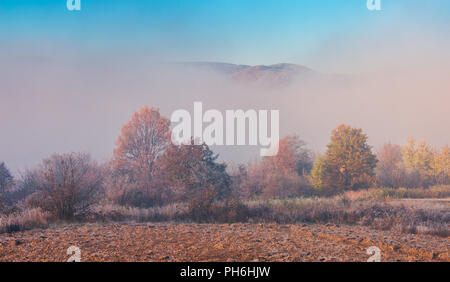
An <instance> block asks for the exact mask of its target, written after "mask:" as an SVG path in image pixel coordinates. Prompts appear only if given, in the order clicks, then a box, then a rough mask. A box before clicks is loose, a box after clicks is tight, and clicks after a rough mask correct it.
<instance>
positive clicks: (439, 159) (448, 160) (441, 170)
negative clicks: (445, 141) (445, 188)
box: [431, 146, 450, 185]
mask: <svg viewBox="0 0 450 282" xmlns="http://www.w3.org/2000/svg"><path fill="white" fill-rule="evenodd" d="M431 168H432V171H433V180H434V183H435V184H441V185H447V184H450V147H449V146H444V147H442V149H441V150H440V151H439V152H435V154H434V157H433V161H432V162H431Z"/></svg>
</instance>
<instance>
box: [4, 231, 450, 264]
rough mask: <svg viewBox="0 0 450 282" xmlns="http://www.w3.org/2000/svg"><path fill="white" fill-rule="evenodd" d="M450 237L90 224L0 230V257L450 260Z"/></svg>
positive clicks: (115, 259) (89, 259) (18, 258)
mask: <svg viewBox="0 0 450 282" xmlns="http://www.w3.org/2000/svg"><path fill="white" fill-rule="evenodd" d="M449 239H450V237H447V238H442V237H437V236H431V235H412V234H404V233H396V232H392V231H379V230H372V229H368V228H365V227H361V226H344V225H342V226H336V225H301V224H300V225H278V224H168V223H164V224H108V225H106V224H105V225H101V224H86V225H69V226H64V227H58V228H50V229H45V230H30V231H25V232H18V233H13V234H0V261H66V260H67V259H68V258H69V255H67V253H66V251H67V248H69V247H70V246H72V245H75V246H77V247H79V248H80V250H81V260H82V261H367V259H368V258H369V255H367V254H366V250H367V248H369V247H370V246H377V247H379V248H380V249H381V260H382V261H447V262H448V261H450V259H449V246H450V240H449Z"/></svg>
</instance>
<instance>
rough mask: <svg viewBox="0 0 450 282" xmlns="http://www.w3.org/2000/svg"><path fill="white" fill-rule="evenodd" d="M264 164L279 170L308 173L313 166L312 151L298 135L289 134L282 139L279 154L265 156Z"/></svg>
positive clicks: (301, 173) (300, 173)
mask: <svg viewBox="0 0 450 282" xmlns="http://www.w3.org/2000/svg"><path fill="white" fill-rule="evenodd" d="M263 165H266V166H268V167H269V168H270V169H273V170H277V171H286V172H293V173H294V172H295V173H297V174H299V175H303V174H307V173H309V172H310V170H311V168H312V160H311V151H310V150H308V149H306V143H305V142H304V141H303V140H301V139H300V138H299V137H298V136H297V135H289V136H286V137H284V138H283V139H281V140H280V142H279V146H278V154H277V155H275V156H272V157H265V158H264V159H263Z"/></svg>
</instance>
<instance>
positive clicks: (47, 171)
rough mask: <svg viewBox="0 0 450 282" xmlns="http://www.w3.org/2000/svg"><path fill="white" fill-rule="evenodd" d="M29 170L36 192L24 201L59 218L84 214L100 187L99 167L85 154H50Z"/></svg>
mask: <svg viewBox="0 0 450 282" xmlns="http://www.w3.org/2000/svg"><path fill="white" fill-rule="evenodd" d="M29 173H31V174H33V175H32V177H30V179H33V181H31V182H30V184H31V185H34V186H35V190H36V192H34V193H33V194H31V195H30V196H29V197H28V199H27V201H28V203H29V204H30V205H32V206H37V207H40V208H42V209H43V210H45V211H49V212H51V213H52V214H53V215H55V216H56V217H57V218H60V219H71V218H73V217H74V216H76V215H82V214H84V213H85V212H87V211H88V209H89V207H90V206H91V205H92V204H93V203H95V201H96V200H97V197H96V196H97V195H99V193H100V192H101V191H102V180H103V173H102V169H101V168H100V167H99V166H98V165H97V164H96V163H94V162H93V161H92V160H91V158H90V156H89V155H88V154H83V153H70V154H63V155H53V156H52V157H50V158H48V159H45V160H44V161H43V162H42V164H41V165H40V166H39V167H38V168H37V169H35V170H34V171H31V172H29Z"/></svg>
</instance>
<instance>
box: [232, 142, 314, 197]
mask: <svg viewBox="0 0 450 282" xmlns="http://www.w3.org/2000/svg"><path fill="white" fill-rule="evenodd" d="M311 167H312V160H311V152H310V150H308V149H307V148H306V144H305V142H303V141H302V140H301V139H300V138H299V137H298V136H295V135H293V136H286V137H284V138H283V139H281V140H280V142H279V149H278V154H277V155H275V156H271V157H264V158H263V159H262V160H261V162H260V163H255V164H250V165H249V166H248V168H247V170H246V174H245V175H242V178H243V179H242V180H241V187H240V190H241V191H240V194H241V195H242V196H245V197H246V198H253V197H262V198H266V199H269V198H286V197H294V196H299V195H304V194H305V193H307V192H308V191H307V190H308V188H309V184H308V181H307V179H306V176H305V175H307V174H309V171H310V170H311Z"/></svg>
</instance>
